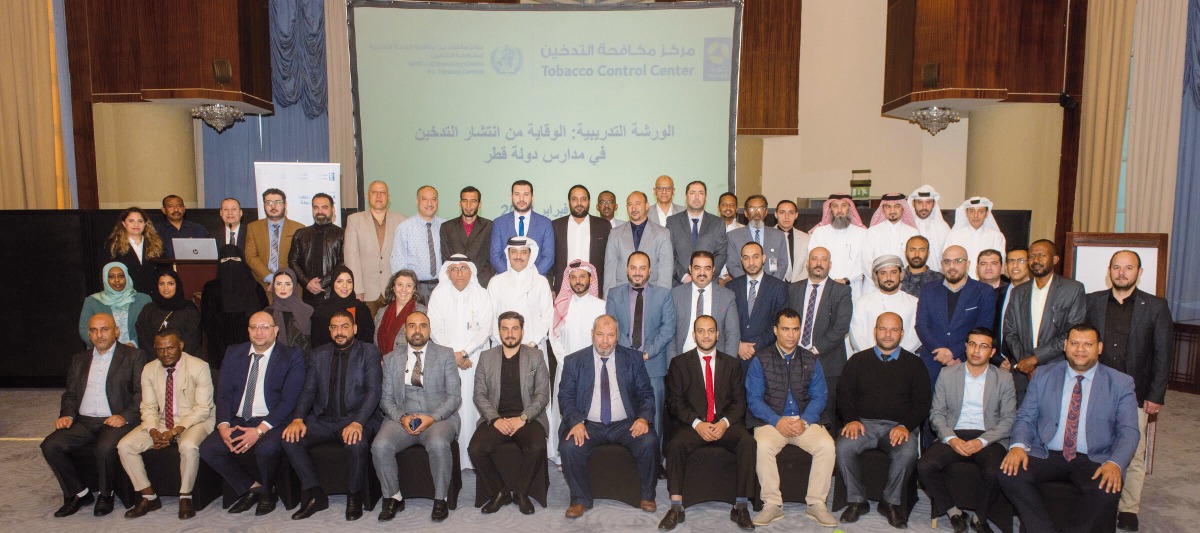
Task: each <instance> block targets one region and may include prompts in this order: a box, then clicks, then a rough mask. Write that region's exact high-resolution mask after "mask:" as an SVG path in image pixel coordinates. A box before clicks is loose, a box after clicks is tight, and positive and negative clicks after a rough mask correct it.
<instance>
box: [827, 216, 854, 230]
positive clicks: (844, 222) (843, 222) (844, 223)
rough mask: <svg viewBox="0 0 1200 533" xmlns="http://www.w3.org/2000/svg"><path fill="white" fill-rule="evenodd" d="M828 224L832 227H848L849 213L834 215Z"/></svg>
mask: <svg viewBox="0 0 1200 533" xmlns="http://www.w3.org/2000/svg"><path fill="white" fill-rule="evenodd" d="M829 225H830V226H833V228H834V229H846V228H848V227H850V215H845V216H840V217H837V216H835V217H833V219H832V220H830V221H829Z"/></svg>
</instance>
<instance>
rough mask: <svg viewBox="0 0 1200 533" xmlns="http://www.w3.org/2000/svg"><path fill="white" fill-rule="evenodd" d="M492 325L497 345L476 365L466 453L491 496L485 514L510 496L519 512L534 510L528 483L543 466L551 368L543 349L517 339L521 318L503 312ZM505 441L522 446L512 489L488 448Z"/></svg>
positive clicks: (520, 332) (480, 357) (495, 508)
mask: <svg viewBox="0 0 1200 533" xmlns="http://www.w3.org/2000/svg"><path fill="white" fill-rule="evenodd" d="M496 324H497V331H498V332H499V335H500V343H501V345H500V346H496V347H495V348H490V349H488V350H484V351H483V353H481V354H479V364H478V365H477V366H476V368H475V397H474V401H475V407H477V408H478V409H479V417H480V418H479V428H478V429H476V430H475V434H474V435H472V436H471V444H470V445H469V446H467V453H468V454H469V455H470V456H471V464H472V465H474V467H475V474H476V481H477V482H478V483H484V484H485V488H486V489H487V492H486V493H487V494H493V495H494V496H492V499H490V500H488V501H487V503H485V504H484V505H483V509H481V511H482V512H483V514H492V513H494V512H496V511H499V510H500V508H501V507H503V506H505V505H507V504H509V503H511V502H512V501H513V500H516V502H517V508H518V509H520V510H521V514H533V503H532V502H530V501H529V487H531V486H532V485H533V478H534V475H536V473H537V472H538V469H539V468H543V469H544V468H546V463H545V461H546V455H545V454H546V428H547V427H549V426H550V423H549V421H548V420H547V419H546V406H547V405H550V370H549V368H547V367H546V359H545V357H544V356H543V355H542V352H541V351H539V350H538V349H537V348H532V347H530V346H528V345H525V344H521V339H522V338H524V335H525V331H524V328H525V317H523V316H521V315H520V313H517V312H515V311H505V312H503V313H500V318H499V319H497V320H496ZM506 442H515V443H516V444H517V447H518V448H520V449H521V479H520V480H519V481H517V490H516V494H509V493H508V491H507V490H504V489H505V485H504V480H503V479H502V478H501V477H500V470H498V469H497V468H496V463H495V462H494V461H493V460H492V452H494V451H496V447H497V446H500V445H501V444H504V443H506ZM539 463H541V464H539Z"/></svg>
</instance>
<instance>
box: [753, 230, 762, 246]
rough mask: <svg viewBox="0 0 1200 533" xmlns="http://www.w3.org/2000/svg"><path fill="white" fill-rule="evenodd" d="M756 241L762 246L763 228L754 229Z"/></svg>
mask: <svg viewBox="0 0 1200 533" xmlns="http://www.w3.org/2000/svg"><path fill="white" fill-rule="evenodd" d="M754 242H756V243H758V245H759V246H762V230H761V229H755V230H754Z"/></svg>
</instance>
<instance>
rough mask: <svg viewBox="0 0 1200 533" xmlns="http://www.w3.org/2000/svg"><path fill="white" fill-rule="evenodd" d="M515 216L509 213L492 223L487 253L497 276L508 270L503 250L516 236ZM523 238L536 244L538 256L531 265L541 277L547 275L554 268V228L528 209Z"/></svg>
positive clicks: (547, 221)
mask: <svg viewBox="0 0 1200 533" xmlns="http://www.w3.org/2000/svg"><path fill="white" fill-rule="evenodd" d="M515 216H516V215H514V214H513V212H512V211H509V212H507V213H505V214H503V215H500V216H498V217H496V220H493V221H492V247H491V250H490V251H489V252H488V253H489V254H491V259H492V268H493V269H495V271H496V273H497V274H499V273H501V272H504V271H505V270H508V261H507V260H505V259H504V248H505V247H507V246H508V240H509V239H511V238H513V237H516V236H517V226H516V222H515V221H514V218H513V217H515ZM525 236H526V237H529V238H530V239H533V240H534V241H535V242H537V245H538V256H537V260H536V261H534V263H533V264H534V266H536V267H537V269H538V273H540V274H541V275H543V276H547V275H549V274H550V270H551V269H553V268H554V228H553V227H551V225H550V219H548V218H546V217H544V216H542V215H539V214H537V213H535V212H533V210H532V209H530V210H529V220H526V221H525Z"/></svg>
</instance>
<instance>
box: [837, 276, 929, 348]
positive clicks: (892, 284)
mask: <svg viewBox="0 0 1200 533" xmlns="http://www.w3.org/2000/svg"><path fill="white" fill-rule="evenodd" d="M903 264H904V263H903V260H901V259H900V256H896V255H881V256H879V257H878V258H876V259H875V262H874V263H872V264H871V278H872V279H873V280H874V281H875V284H876V286H877V287H878V288H879V290H873V291H867V292H866V293H865V294H863V295H861V296H859V297H858V298H856V299H855V300H854V318H853V319H851V320H850V335H849V337H850V347H851V348H853V349H854V350H853V351H854V353H858V352H861V351H863V350H866V349H869V348H870V347H872V346H875V320H876V319H878V318H879V315H882V314H884V313H896V314H897V315H900V319H901V320H902V321H903V322H904V336H903V337H901V340H900V347H902V348H904V349H905V350H908V351H910V352H913V353H916V352H917V348H920V347H921V339H920V338H918V337H917V329H916V326H917V299H916V297H914V296H912V295H910V294H908V293H906V292H904V291H902V290H900V278H901V276H902V275H903V274H902V272H903V270H901V269H902V268H903Z"/></svg>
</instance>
